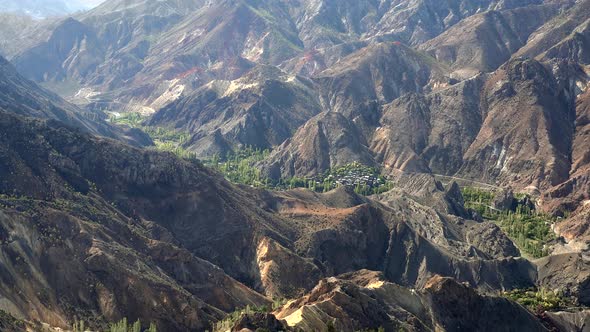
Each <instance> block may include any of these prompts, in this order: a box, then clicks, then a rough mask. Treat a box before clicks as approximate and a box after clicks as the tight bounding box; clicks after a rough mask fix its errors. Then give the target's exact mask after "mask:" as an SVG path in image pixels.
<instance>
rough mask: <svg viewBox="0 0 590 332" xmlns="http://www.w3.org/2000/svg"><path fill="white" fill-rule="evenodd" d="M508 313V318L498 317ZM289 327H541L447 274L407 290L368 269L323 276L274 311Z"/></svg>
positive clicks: (503, 302)
mask: <svg viewBox="0 0 590 332" xmlns="http://www.w3.org/2000/svg"><path fill="white" fill-rule="evenodd" d="M500 312H502V313H504V312H510V317H511V318H512V319H510V320H506V319H502V318H501V317H504V316H503V314H502V315H500V316H498V313H500ZM275 314H276V315H277V317H278V318H280V319H284V320H285V321H286V323H287V324H288V325H289V326H291V327H293V328H301V329H303V330H315V331H318V330H319V331H321V330H325V329H326V328H327V325H326V323H325V322H326V321H328V322H330V321H331V322H333V325H334V327H335V328H336V330H338V331H355V330H359V329H363V328H365V329H366V328H369V329H370V328H373V329H374V328H377V327H383V328H385V330H386V331H394V330H396V329H400V328H402V329H405V330H408V331H424V330H436V329H440V330H443V331H459V330H463V329H469V330H477V331H509V330H511V329H513V328H517V329H519V330H523V331H544V330H545V328H544V327H543V325H542V324H541V323H540V322H539V321H538V320H537V318H536V317H535V316H533V315H532V314H531V313H529V312H528V311H527V310H526V309H524V308H523V307H521V306H520V305H518V304H516V303H513V302H510V301H508V300H506V299H504V298H497V297H489V296H482V295H480V294H478V293H477V292H476V291H474V290H473V289H470V288H469V287H467V286H465V285H462V284H459V283H457V282H455V281H453V280H452V279H449V278H442V277H440V276H434V277H432V278H431V279H429V280H428V282H427V283H426V285H425V287H424V288H421V289H419V290H408V289H405V288H402V287H399V286H397V285H395V284H393V283H390V282H388V281H386V280H385V279H384V278H383V276H382V275H380V274H379V273H376V272H372V271H359V272H356V273H351V274H346V275H341V276H338V277H335V278H329V279H324V280H322V281H320V283H319V284H318V285H317V286H316V287H315V288H314V289H313V290H312V291H311V292H310V293H309V294H307V295H306V296H304V297H302V298H301V299H299V300H296V301H292V302H290V303H288V304H287V305H285V306H284V307H283V308H281V309H280V310H278V311H277V312H275Z"/></svg>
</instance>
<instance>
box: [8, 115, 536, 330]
mask: <svg viewBox="0 0 590 332" xmlns="http://www.w3.org/2000/svg"><path fill="white" fill-rule="evenodd" d="M0 119H1V121H0V126H1V127H2V131H1V132H2V133H3V134H2V135H0V140H1V143H0V144H1V145H0V146H1V149H0V151H1V153H2V155H1V157H0V162H1V164H0V169H2V172H3V173H4V174H18V175H19V176H13V177H2V181H1V182H0V191H1V192H2V193H3V196H2V198H1V200H2V213H1V215H2V218H0V223H1V225H2V234H3V235H2V238H3V240H2V241H3V246H2V248H1V250H2V252H3V255H2V257H5V258H3V261H2V263H3V265H2V266H4V268H5V272H6V273H4V274H3V275H4V277H3V280H2V283H1V284H0V290H1V291H2V295H3V297H4V298H6V299H7V300H8V301H10V303H11V305H10V306H11V307H12V308H18V311H13V312H16V313H18V315H19V316H21V317H24V318H26V319H29V320H32V319H37V320H41V321H44V322H48V323H50V324H52V325H53V326H64V325H67V324H66V322H68V321H71V320H72V319H73V318H74V315H76V316H77V317H85V318H87V319H90V318H91V317H95V315H98V316H99V317H101V319H103V320H104V319H106V320H116V319H120V317H122V316H123V315H127V316H130V317H133V318H141V319H142V320H143V321H150V320H153V319H154V318H155V317H158V318H157V323H158V325H159V326H160V327H161V328H165V329H168V330H183V329H185V328H193V329H194V328H196V329H201V328H203V327H206V326H208V325H209V324H211V323H212V322H215V321H217V320H219V319H220V318H221V317H222V316H223V312H226V313H227V312H230V311H232V310H233V309H235V308H236V307H240V306H243V305H245V304H253V305H262V304H264V303H268V302H267V301H269V300H267V298H265V296H264V295H266V296H268V297H293V296H298V295H302V294H303V293H304V292H307V291H310V290H312V288H313V287H314V286H315V284H316V283H317V282H319V280H320V278H321V277H324V276H325V277H327V276H333V275H338V274H341V273H347V272H354V271H357V270H359V269H363V268H369V269H376V270H380V271H383V273H384V275H385V276H386V277H387V278H388V280H394V281H396V282H397V283H399V284H400V285H404V286H408V287H422V286H425V285H426V284H427V282H428V279H429V277H430V276H432V275H434V274H442V275H448V276H453V277H455V278H457V279H458V280H461V281H465V282H468V283H469V284H471V285H472V286H474V287H478V288H481V289H482V290H492V289H510V288H513V287H519V288H520V287H528V286H530V285H533V284H534V282H535V275H536V273H535V267H534V265H532V264H531V263H529V262H528V261H526V260H524V259H521V258H512V257H510V256H506V255H518V252H517V251H516V250H515V248H514V247H513V246H512V244H511V242H510V241H509V240H507V239H506V240H504V241H500V238H497V237H496V238H495V240H494V241H480V240H476V239H478V238H479V236H481V235H482V234H486V233H487V232H482V230H483V229H487V228H491V229H493V228H497V226H494V225H492V224H489V223H488V224H478V223H476V222H471V221H461V222H459V219H458V218H457V217H454V216H451V215H442V214H439V213H436V212H435V211H434V210H432V209H430V208H427V207H425V206H422V205H420V204H418V203H416V202H415V201H413V200H411V199H408V198H406V197H405V196H403V195H399V196H398V195H397V194H392V196H390V199H389V203H388V205H387V206H385V205H382V204H380V203H378V202H376V201H372V200H370V199H366V198H362V197H360V196H358V195H356V194H354V193H352V192H350V191H348V190H337V191H334V192H331V193H327V194H323V195H322V194H312V193H310V192H306V191H293V192H285V193H277V192H268V191H257V190H253V189H251V188H240V187H236V186H234V185H231V184H229V183H227V182H226V181H225V180H224V179H222V178H221V177H220V176H218V175H216V174H214V173H211V171H209V170H207V169H206V168H204V167H203V166H201V165H200V164H199V163H196V162H188V161H182V160H179V159H177V158H175V157H174V156H172V155H170V154H167V153H161V152H152V151H143V150H140V149H137V148H133V147H130V146H125V145H122V144H121V143H117V142H115V141H111V140H104V139H101V138H95V137H92V136H88V134H84V133H80V132H76V131H72V130H70V129H68V128H67V127H64V126H63V125H62V124H60V123H58V122H55V121H49V122H44V121H40V120H31V119H26V118H22V117H20V116H15V115H11V114H9V113H6V112H1V113H0ZM32 137H34V138H33V139H31V138H32ZM80 151H84V153H80ZM123 168H124V169H125V171H123V172H121V169H123ZM398 211H402V213H403V214H407V213H409V214H410V215H408V216H407V217H406V216H403V215H398V213H399V212H398ZM411 211H421V212H420V213H418V214H414V213H415V212H411ZM410 216H414V217H410ZM408 217H410V218H408ZM18 225H23V226H21V227H19V226H18ZM24 225H26V226H24ZM220 225H221V227H220ZM447 232H452V233H453V234H456V236H457V237H456V238H455V239H454V240H452V241H449V240H448V239H447V238H446V237H445V235H444V234H445V233H447ZM468 234H469V235H468ZM501 234H502V233H498V234H497V235H501ZM19 239H22V240H19ZM34 239H36V240H34ZM227 243H232V245H231V246H228V245H227ZM410 243H415V245H410V246H408V245H409V244H410ZM476 243H478V244H477V247H476ZM394 253H395V254H394ZM402 253H405V254H403V255H401V254H402ZM211 263H213V264H215V265H213V264H211ZM216 266H218V267H216ZM220 268H221V269H220ZM66 271H67V272H66ZM483 271H486V272H485V273H484V272H483ZM498 276H502V277H501V278H498ZM240 281H241V283H240ZM89 285H90V287H89ZM207 285H211V286H207ZM17 286H18V288H19V289H24V290H26V291H25V292H21V293H18V294H15V293H14V292H13V291H12V290H13V289H14V287H17ZM248 287H249V288H248ZM41 290H43V291H41ZM222 290H223V291H222ZM256 291H258V292H260V293H257V292H256ZM262 294H264V295H262ZM58 296H59V298H58ZM156 297H157V298H161V297H165V298H166V299H168V300H167V301H166V302H165V303H163V304H161V305H158V306H156V307H154V306H153V304H152V303H153V302H154V301H155V298H156ZM27 299H28V300H27ZM58 300H59V301H58ZM156 302H158V303H160V301H159V300H158V301H156ZM178 307H183V308H185V309H184V311H182V313H181V314H180V313H179V312H178V311H177V310H176V308H178ZM74 309H75V311H74ZM179 314H180V315H181V316H178V315H179ZM101 323H104V321H102V322H101V321H100V320H99V321H96V324H101Z"/></svg>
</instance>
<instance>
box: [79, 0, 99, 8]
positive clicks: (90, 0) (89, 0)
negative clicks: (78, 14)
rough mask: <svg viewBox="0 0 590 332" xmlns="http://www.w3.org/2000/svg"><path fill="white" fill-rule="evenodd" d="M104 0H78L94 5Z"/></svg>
mask: <svg viewBox="0 0 590 332" xmlns="http://www.w3.org/2000/svg"><path fill="white" fill-rule="evenodd" d="M103 1H104V0H78V2H80V3H83V4H84V5H86V6H90V7H94V6H96V5H99V4H100V3H101V2H103Z"/></svg>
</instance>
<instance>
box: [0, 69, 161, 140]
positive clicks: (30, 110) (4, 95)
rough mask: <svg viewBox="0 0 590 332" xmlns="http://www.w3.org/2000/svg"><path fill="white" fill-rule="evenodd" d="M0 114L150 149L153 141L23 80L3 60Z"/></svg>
mask: <svg viewBox="0 0 590 332" xmlns="http://www.w3.org/2000/svg"><path fill="white" fill-rule="evenodd" d="M0 88H1V89H0V110H4V111H7V112H12V113H16V114H20V115H25V116H29V117H35V118H42V119H52V120H59V121H61V122H64V123H66V124H68V125H69V126H72V127H75V128H78V129H81V130H82V131H85V132H88V133H93V134H96V135H100V136H105V137H110V138H115V139H120V140H123V141H126V142H128V143H131V144H134V145H150V144H151V139H150V138H149V137H146V135H145V134H143V133H141V132H140V131H137V130H133V129H131V130H128V129H123V128H119V127H115V126H111V125H110V124H108V123H106V122H105V121H104V120H103V117H104V114H102V113H100V112H89V111H84V110H81V109H79V108H78V107H76V106H74V105H72V104H70V103H68V102H66V101H64V100H63V99H61V98H60V97H59V96H57V95H56V94H54V93H51V92H48V91H46V90H44V89H42V88H40V87H39V86H37V85H36V84H35V83H33V82H31V81H29V80H27V79H25V78H23V77H22V76H21V75H20V74H19V73H17V71H16V70H15V68H14V67H13V66H12V65H11V64H10V63H9V62H8V61H6V60H5V59H4V58H2V57H0Z"/></svg>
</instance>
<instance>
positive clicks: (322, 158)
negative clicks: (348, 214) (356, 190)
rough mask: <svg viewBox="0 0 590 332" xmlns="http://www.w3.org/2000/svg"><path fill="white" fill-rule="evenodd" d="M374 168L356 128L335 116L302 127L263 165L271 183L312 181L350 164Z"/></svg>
mask: <svg viewBox="0 0 590 332" xmlns="http://www.w3.org/2000/svg"><path fill="white" fill-rule="evenodd" d="M355 161H357V162H360V163H361V164H363V165H375V162H374V160H373V158H372V156H371V154H370V152H369V150H368V148H367V146H366V143H364V142H363V136H362V134H361V133H360V131H359V130H358V128H357V127H356V126H355V125H354V123H351V122H350V121H349V120H348V119H346V118H345V117H344V116H343V115H342V114H340V113H336V112H327V113H321V114H319V115H317V116H315V117H314V118H312V119H311V120H309V121H308V122H307V123H306V124H305V125H303V126H302V127H301V128H299V130H297V132H296V133H295V135H293V137H292V138H290V139H288V140H287V141H285V142H284V143H283V144H281V145H280V146H279V147H278V148H277V149H276V150H275V151H274V152H273V153H272V154H271V155H270V156H269V157H268V159H267V160H265V161H264V162H263V171H264V173H265V174H268V176H270V177H271V178H273V179H280V178H286V179H288V178H292V177H294V176H298V177H313V176H315V175H317V174H322V173H323V172H325V171H327V170H329V169H331V168H335V167H338V166H344V165H347V164H350V163H352V162H355Z"/></svg>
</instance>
